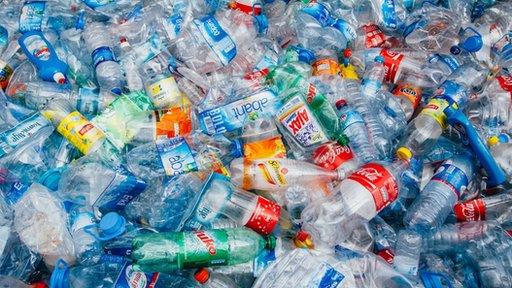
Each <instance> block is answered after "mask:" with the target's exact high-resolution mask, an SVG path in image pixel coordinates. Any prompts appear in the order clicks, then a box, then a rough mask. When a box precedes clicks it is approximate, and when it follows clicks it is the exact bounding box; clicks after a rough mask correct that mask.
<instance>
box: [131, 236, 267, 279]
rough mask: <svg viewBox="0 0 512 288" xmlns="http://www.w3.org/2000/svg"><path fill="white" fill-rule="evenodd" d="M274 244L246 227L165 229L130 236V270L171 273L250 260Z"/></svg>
mask: <svg viewBox="0 0 512 288" xmlns="http://www.w3.org/2000/svg"><path fill="white" fill-rule="evenodd" d="M275 244H276V239H275V237H273V236H268V237H264V236H261V235H259V234H258V233H256V232H254V231H252V230H250V229H247V228H228V229H212V230H199V231H185V232H165V233H155V234H146V235H140V236H138V237H136V238H135V239H133V242H132V246H133V250H132V255H131V256H132V260H133V264H134V269H138V270H141V271H150V272H171V271H175V270H180V269H188V268H201V267H210V266H226V265H235V264H240V263H246V262H250V261H252V260H253V259H254V258H256V257H257V256H258V255H259V253H260V252H261V251H263V249H274V248H275Z"/></svg>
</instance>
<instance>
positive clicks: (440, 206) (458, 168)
mask: <svg viewBox="0 0 512 288" xmlns="http://www.w3.org/2000/svg"><path fill="white" fill-rule="evenodd" d="M474 171H475V167H474V164H473V163H472V160H471V159H470V158H468V157H467V156H459V157H455V158H453V159H451V160H447V161H445V162H443V164H442V165H441V166H440V167H439V168H438V169H437V171H436V173H435V174H434V176H432V178H431V179H430V181H429V183H428V184H427V185H426V186H425V187H424V188H423V191H422V192H421V193H420V195H419V197H418V198H417V199H416V200H415V202H414V203H413V204H412V205H411V207H410V208H409V210H408V211H407V214H406V215H405V217H404V224H405V225H406V226H407V227H410V228H413V229H419V230H428V229H431V228H433V227H440V226H441V225H442V224H443V223H444V221H445V220H446V218H447V217H448V214H450V212H451V211H452V209H453V206H455V204H456V203H457V201H458V199H460V198H461V197H463V195H462V193H464V192H465V190H466V189H468V187H470V184H471V182H472V181H473V177H474Z"/></svg>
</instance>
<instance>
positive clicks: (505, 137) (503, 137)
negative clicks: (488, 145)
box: [498, 133, 510, 143]
mask: <svg viewBox="0 0 512 288" xmlns="http://www.w3.org/2000/svg"><path fill="white" fill-rule="evenodd" d="M498 139H500V143H508V142H510V136H508V134H506V133H501V134H500V135H499V136H498Z"/></svg>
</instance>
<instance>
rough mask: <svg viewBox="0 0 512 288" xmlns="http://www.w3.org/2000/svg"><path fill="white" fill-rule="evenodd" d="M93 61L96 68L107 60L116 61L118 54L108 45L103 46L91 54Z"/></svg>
mask: <svg viewBox="0 0 512 288" xmlns="http://www.w3.org/2000/svg"><path fill="white" fill-rule="evenodd" d="M91 57H92V62H93V64H94V68H96V67H97V66H98V65H99V64H100V63H103V62H106V61H114V62H117V58H116V55H115V54H114V51H113V50H112V48H110V47H107V46H101V47H98V48H96V49H94V51H92V54H91Z"/></svg>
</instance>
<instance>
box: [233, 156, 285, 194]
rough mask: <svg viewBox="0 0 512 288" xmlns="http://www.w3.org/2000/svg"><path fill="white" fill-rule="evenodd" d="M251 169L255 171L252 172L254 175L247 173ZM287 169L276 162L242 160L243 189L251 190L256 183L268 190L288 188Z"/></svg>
mask: <svg viewBox="0 0 512 288" xmlns="http://www.w3.org/2000/svg"><path fill="white" fill-rule="evenodd" d="M251 167H253V168H254V169H257V170H256V171H254V172H255V173H256V175H252V173H249V172H250V171H251V170H252V169H251ZM286 174H288V168H286V167H283V165H282V164H281V162H279V161H278V160H265V161H252V162H249V161H247V160H246V159H245V160H244V177H243V179H244V180H243V186H242V187H243V189H245V190H250V189H253V188H254V187H253V186H254V184H255V183H258V184H259V185H260V186H261V185H264V186H267V187H269V188H279V187H285V186H288V181H287V180H286Z"/></svg>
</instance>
